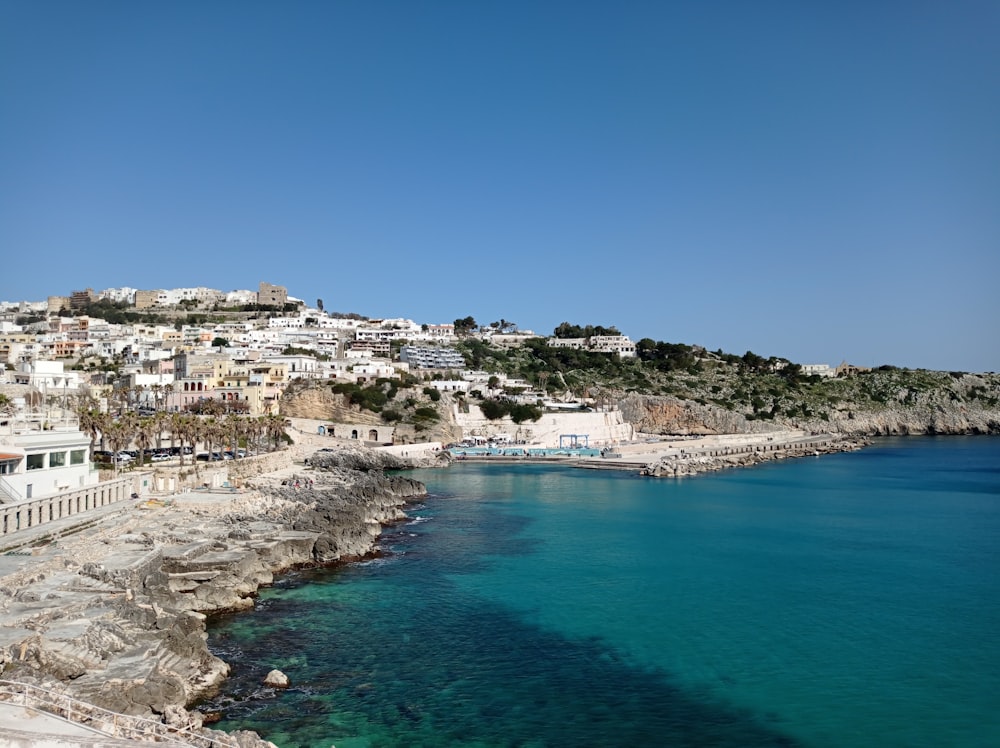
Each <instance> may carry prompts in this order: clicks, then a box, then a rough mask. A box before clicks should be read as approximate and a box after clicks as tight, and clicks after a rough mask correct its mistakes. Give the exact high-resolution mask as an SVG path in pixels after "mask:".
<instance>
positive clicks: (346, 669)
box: [201, 509, 795, 748]
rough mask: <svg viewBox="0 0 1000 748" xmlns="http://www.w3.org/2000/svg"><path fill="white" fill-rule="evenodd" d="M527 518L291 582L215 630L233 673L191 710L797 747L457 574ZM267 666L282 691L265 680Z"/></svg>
mask: <svg viewBox="0 0 1000 748" xmlns="http://www.w3.org/2000/svg"><path fill="white" fill-rule="evenodd" d="M481 511H489V510H486V509H484V510H481ZM434 521H435V522H437V520H434ZM524 521H525V520H524V519H523V518H519V517H515V516H509V515H504V514H502V513H493V512H491V513H490V515H489V517H487V518H484V517H473V516H469V515H468V514H465V515H462V516H456V517H450V516H449V517H443V518H442V519H441V522H440V523H439V524H438V526H437V527H435V535H436V538H435V540H434V542H433V543H429V542H422V541H423V539H422V538H421V536H420V534H419V533H416V532H412V529H413V528H403V529H402V531H399V532H397V533H396V534H394V535H393V536H392V537H389V538H387V541H388V542H389V543H391V544H392V546H393V548H394V555H393V556H392V557H391V558H390V559H389V560H387V561H385V562H382V563H375V564H368V565H364V564H361V565H356V566H351V567H345V568H341V569H336V570H328V571H318V572H310V573H304V574H301V575H297V576H295V577H292V578H288V579H286V580H285V581H284V582H283V583H282V585H281V586H279V587H278V588H276V589H274V590H271V591H268V592H267V593H266V594H265V595H264V596H262V600H261V605H260V606H259V609H258V610H257V611H255V612H253V613H250V614H245V615H236V616H230V617H227V618H224V619H221V620H219V621H217V622H215V624H214V625H213V627H212V631H211V633H212V638H211V645H212V648H213V651H215V652H216V653H217V654H219V655H220V656H222V657H223V658H224V659H226V660H227V661H228V662H230V663H231V664H233V666H234V673H233V675H232V677H231V678H230V680H229V681H228V682H227V684H226V692H225V693H224V694H222V695H221V696H219V697H218V698H216V699H215V700H213V701H212V702H211V703H208V704H205V705H202V707H201V708H202V709H204V710H206V711H208V710H220V711H222V712H223V713H224V715H225V720H224V721H223V722H222V723H220V725H219V727H221V728H222V729H226V730H234V729H253V730H257V731H258V732H260V733H261V734H262V735H263V736H265V737H266V738H268V739H269V740H272V741H274V742H276V743H277V744H278V745H279V746H281V748H291V747H292V746H320V745H322V746H324V747H327V746H329V745H331V743H332V744H336V745H338V746H341V745H367V746H373V747H374V746H450V745H456V746H457V745H465V746H468V745H475V746H574V747H578V746H616V745H621V746H624V745H630V746H633V745H634V746H654V745H655V746H659V745H670V746H674V745H678V746H790V745H795V741H793V740H792V739H791V738H789V737H788V736H787V735H784V734H783V733H782V731H781V730H780V727H779V726H777V725H774V724H769V722H768V719H767V718H766V717H764V716H759V715H754V714H751V713H749V712H747V711H745V710H741V709H738V708H735V707H733V706H731V705H728V704H726V703H723V702H721V701H718V700H716V699H714V698H713V697H712V696H710V695H709V694H708V693H695V692H692V691H690V690H688V689H685V688H684V687H682V686H680V685H679V684H678V683H676V682H675V681H674V680H673V679H672V678H671V676H670V675H669V674H668V673H665V672H663V671H662V670H659V669H654V668H649V667H645V666H643V665H641V664H636V663H634V662H630V661H629V660H628V658H627V656H626V655H624V654H623V653H621V652H619V651H618V650H616V649H615V648H613V647H611V646H609V645H608V644H607V642H605V641H604V640H602V639H600V638H589V639H572V638H568V637H566V636H563V635H561V634H559V633H558V632H553V631H551V630H548V629H543V628H541V627H539V626H537V625H535V624H533V623H531V622H530V621H526V620H524V617H523V616H521V615H520V614H517V613H514V612H512V611H510V610H508V609H506V608H504V607H503V606H501V605H499V604H496V603H492V602H489V601H486V600H484V599H482V598H480V597H478V596H476V595H474V594H472V593H469V592H465V591H463V589H462V588H461V586H460V585H458V584H456V582H455V575H464V574H468V573H470V572H474V571H475V570H476V569H477V568H480V567H481V566H482V565H484V564H489V558H490V556H499V555H506V554H525V553H531V552H532V546H531V544H530V543H528V542H527V541H524V540H521V539H518V538H517V535H518V533H519V531H520V529H521V527H522V526H523V523H524ZM486 527H488V528H489V532H485V531H483V528H486ZM272 667H278V668H280V669H282V670H284V671H285V672H286V673H287V674H288V675H289V677H290V678H291V679H292V681H293V687H292V688H291V689H289V690H287V691H284V692H276V691H273V690H270V689H267V688H263V687H262V686H261V685H260V684H261V681H262V679H263V676H264V675H265V674H266V672H267V671H268V670H270V669H271V668H272ZM352 738H353V740H352Z"/></svg>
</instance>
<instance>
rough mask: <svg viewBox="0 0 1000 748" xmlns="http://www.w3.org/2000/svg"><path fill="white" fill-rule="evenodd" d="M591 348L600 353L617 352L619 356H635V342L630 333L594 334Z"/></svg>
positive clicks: (591, 339)
mask: <svg viewBox="0 0 1000 748" xmlns="http://www.w3.org/2000/svg"><path fill="white" fill-rule="evenodd" d="M589 348H590V350H592V351H597V352H598V353H615V354H617V355H618V358H635V343H633V342H632V341H631V340H629V337H628V335H593V336H591V338H590V345H589Z"/></svg>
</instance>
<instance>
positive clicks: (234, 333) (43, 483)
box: [0, 283, 635, 503]
mask: <svg viewBox="0 0 1000 748" xmlns="http://www.w3.org/2000/svg"><path fill="white" fill-rule="evenodd" d="M101 299H106V300H108V301H110V302H114V303H115V304H119V305H131V306H133V307H135V308H137V309H148V310H152V311H158V310H164V311H166V310H170V309H171V308H174V309H180V310H188V311H192V310H196V309H201V310H206V311H207V310H212V309H220V308H221V309H224V308H231V307H233V306H240V305H247V304H258V305H263V306H265V307H270V308H271V310H272V313H270V314H268V315H259V316H258V317H257V318H255V319H243V318H237V317H238V315H229V318H230V319H231V320H232V321H226V322H221V323H218V324H201V325H197V324H183V323H177V324H172V325H171V324H149V323H135V324H115V323H112V322H109V321H107V320H105V319H102V318H99V317H97V316H87V315H86V314H85V313H83V312H84V310H86V309H88V308H89V306H90V305H92V304H93V303H94V302H95V301H99V300H101ZM274 307H282V308H283V311H282V312H280V313H279V312H276V311H274ZM319 307H321V304H319V303H317V307H311V306H308V305H306V304H304V303H303V302H301V301H300V300H297V299H294V298H293V297H290V296H289V295H288V292H287V289H285V288H284V287H282V286H276V285H272V284H269V283H261V284H260V287H259V288H258V290H257V291H231V292H228V293H227V292H222V291H219V290H216V289H211V288H205V287H196V288H179V289H172V290H163V289H153V290H142V289H134V288H112V289H106V290H105V291H101V292H99V293H95V292H94V291H92V290H91V289H86V290H84V291H74V292H73V293H72V294H70V295H69V296H51V297H49V298H48V299H47V300H46V301H42V302H20V303H0V393H2V394H4V402H5V408H6V409H7V413H5V414H0V503H11V502H14V503H16V502H23V501H29V500H34V499H37V498H38V497H45V496H53V495H57V494H60V493H65V492H67V491H77V490H82V489H86V488H87V487H88V486H92V485H95V484H96V483H97V480H98V472H97V470H96V469H95V468H94V466H93V465H92V464H91V463H90V461H89V455H88V450H89V446H90V439H89V435H87V434H84V433H82V432H81V431H79V429H78V428H77V426H76V424H75V422H74V419H73V417H72V416H71V415H70V410H69V409H68V407H67V405H68V403H69V402H70V401H71V400H72V399H73V396H75V395H78V394H83V393H86V394H88V395H90V396H92V397H94V398H95V399H96V400H97V401H98V402H100V403H103V404H104V407H105V408H108V409H110V408H112V407H114V405H115V400H116V399H118V400H119V401H122V400H124V399H126V398H127V399H128V403H129V406H130V407H132V408H136V409H139V410H140V411H141V410H142V409H144V408H150V409H156V410H160V411H168V412H175V411H184V410H187V409H190V408H192V407H193V406H196V405H197V404H198V403H199V401H205V400H215V401H221V402H222V403H224V404H225V405H226V409H227V410H230V409H231V410H233V411H235V412H240V413H246V414H249V415H266V414H277V413H278V412H279V403H280V400H281V397H282V393H283V392H284V390H285V388H286V386H287V385H288V384H289V383H290V382H291V381H293V380H295V379H301V378H316V379H331V378H335V379H338V380H341V381H352V382H358V383H364V382H366V381H370V380H375V379H378V378H396V377H400V376H401V375H402V374H403V373H404V372H414V371H418V372H420V373H431V375H432V376H431V379H432V381H430V382H429V384H431V385H432V386H436V387H438V388H439V389H441V390H442V391H469V390H470V389H480V390H483V391H484V392H488V391H489V386H488V382H487V380H489V379H490V375H487V374H484V373H481V372H479V373H476V372H468V371H466V370H465V360H464V358H463V356H462V354H461V353H459V352H458V351H457V350H455V349H454V348H453V347H452V346H451V344H452V343H454V342H456V341H457V339H458V338H457V336H456V335H455V329H454V325H452V324H418V323H416V322H414V321H412V320H409V319H364V318H360V317H357V316H341V315H330V314H328V313H326V312H324V311H323V309H322V308H319ZM290 308H292V309H294V311H289V309H290ZM24 317H28V318H29V320H28V321H27V323H26V324H18V320H19V319H21V320H22V321H24V320H23V318H24ZM30 320H34V321H30ZM481 334H482V335H483V337H484V338H488V339H489V340H490V341H491V342H493V343H494V344H496V345H501V346H517V345H520V344H521V343H523V341H524V340H526V339H528V338H533V337H536V336H535V335H534V333H532V332H530V331H519V332H506V331H501V330H499V329H497V328H496V327H495V326H494V327H491V328H486V329H484V330H482V332H481ZM220 338H221V339H222V340H220ZM549 342H550V343H552V344H554V345H564V344H565V345H572V346H573V347H589V348H590V349H591V350H601V351H605V352H607V353H614V354H617V355H619V356H623V357H626V356H633V355H635V345H634V344H633V343H632V342H631V341H630V340H629V339H628V337H627V336H602V337H601V338H592V339H590V340H589V341H585V340H584V341H570V342H563V341H560V340H558V339H550V341H549ZM394 354H395V355H394ZM70 362H73V363H72V365H73V368H68V366H67V364H69V363H70ZM112 362H113V366H109V363H112ZM503 380H504V382H503V384H504V385H507V386H510V385H512V384H513V382H512V381H508V380H506V378H503ZM522 389H527V385H526V383H525V387H524V388H522ZM527 394H528V396H530V397H531V398H536V397H542V396H544V393H531V392H530V391H529V392H528V393H527ZM53 408H55V409H56V412H57V413H58V414H59V415H58V416H57V417H55V418H53V417H52V415H51V414H52V412H53ZM12 413H14V414H16V415H15V416H14V417H11V414H12ZM40 414H44V415H40ZM88 496H89V495H88ZM89 501H90V498H88V497H85V503H86V502H89Z"/></svg>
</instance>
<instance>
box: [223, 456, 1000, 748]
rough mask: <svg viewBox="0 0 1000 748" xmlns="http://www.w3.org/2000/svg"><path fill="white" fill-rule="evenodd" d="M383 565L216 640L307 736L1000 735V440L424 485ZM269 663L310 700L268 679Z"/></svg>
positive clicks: (292, 599)
mask: <svg viewBox="0 0 1000 748" xmlns="http://www.w3.org/2000/svg"><path fill="white" fill-rule="evenodd" d="M416 477H418V478H420V479H421V480H424V481H425V482H426V483H427V484H428V487H429V489H430V490H431V491H432V493H433V495H432V496H431V497H429V498H428V499H427V501H426V502H425V504H424V505H422V506H420V507H419V508H416V509H414V510H412V511H411V515H418V516H419V517H420V519H418V520H416V521H414V522H412V523H410V524H406V525H403V526H400V527H397V528H393V530H392V531H390V532H389V533H387V535H386V536H385V538H384V543H383V545H384V546H385V547H386V549H387V550H388V551H389V554H388V555H387V556H386V557H385V558H382V559H378V560H375V561H372V562H367V563H363V564H357V565H353V566H349V567H345V568H342V569H337V570H326V571H315V572H309V573H303V574H296V575H292V576H290V577H287V578H286V579H284V580H282V582H281V583H280V584H279V585H277V586H276V587H275V588H273V589H270V590H267V591H265V592H264V593H263V594H262V595H261V600H260V604H259V605H258V609H257V610H256V611H255V612H253V613H250V614H243V615H237V616H231V617H227V618H225V619H221V620H219V621H217V622H215V623H214V624H213V626H212V628H211V631H210V633H211V640H210V644H211V645H212V647H213V648H214V649H215V651H217V652H218V653H219V654H220V655H221V656H223V657H224V658H225V659H227V661H229V662H230V663H232V664H233V665H234V675H233V677H232V678H231V680H230V681H229V683H228V686H227V689H228V690H227V692H226V693H225V694H223V695H222V696H221V697H220V698H219V699H217V700H216V701H215V702H213V704H212V705H211V706H215V707H221V708H222V709H223V710H224V711H225V713H226V715H227V719H226V721H225V722H223V723H222V727H223V728H224V729H236V728H249V729H255V730H258V731H259V732H261V733H262V734H263V735H264V736H265V737H267V738H268V739H270V740H272V741H274V742H276V743H277V744H278V745H279V746H281V747H282V748H288V747H290V746H298V745H302V746H305V745H309V746H324V747H326V746H330V745H331V744H335V745H336V746H338V748H344V747H345V746H449V745H462V746H591V745H593V746H617V745H622V746H634V745H698V746H700V745H716V746H753V745H806V746H844V745H851V746H864V745H872V746H875V745H879V746H882V745H898V746H942V745H949V746H978V745H982V746H994V745H1000V643H998V639H997V632H998V630H1000V440H997V439H990V438H986V437H983V438H968V439H966V438H950V439H933V438H911V439H905V440H886V441H883V442H880V443H878V444H877V445H876V446H874V447H871V448H869V449H867V450H865V451H863V452H860V453H853V454H845V455H832V456H826V457H822V458H815V459H812V458H810V459H805V460H796V461H789V462H781V463H771V464H768V465H764V466H759V467H756V468H752V469H745V470H737V471H730V472H725V473H716V474H711V475H703V476H699V477H697V478H693V479H686V480H680V481H677V480H652V479H644V478H639V477H637V476H632V475H627V474H618V473H611V472H598V471H582V470H574V469H570V468H553V467H543V466H531V465H469V464H464V465H456V466H453V467H452V468H450V469H448V470H444V471H424V472H420V473H418V474H417V475H416ZM273 667H277V668H280V669H281V670H283V671H284V672H285V673H287V674H288V675H289V677H290V678H291V679H292V682H293V688H292V689H290V690H289V691H287V692H283V693H280V692H274V691H271V690H270V689H263V688H261V687H260V686H259V683H260V680H261V679H262V677H263V675H264V674H265V673H266V672H267V671H268V670H270V669H271V668H273Z"/></svg>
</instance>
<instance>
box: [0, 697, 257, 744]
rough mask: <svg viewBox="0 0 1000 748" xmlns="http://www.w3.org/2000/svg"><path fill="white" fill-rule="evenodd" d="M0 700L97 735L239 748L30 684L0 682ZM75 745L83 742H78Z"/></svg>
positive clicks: (217, 736) (216, 735) (228, 740)
mask: <svg viewBox="0 0 1000 748" xmlns="http://www.w3.org/2000/svg"><path fill="white" fill-rule="evenodd" d="M0 700H4V701H6V702H7V703H10V704H17V705H20V706H25V707H30V708H32V709H37V710H39V711H44V712H47V713H49V714H52V715H54V716H56V717H60V718H62V719H65V720H67V721H69V722H72V723H74V724H78V725H82V726H84V727H89V728H90V729H92V730H94V731H95V732H97V733H103V734H104V735H108V736H111V737H115V738H120V739H123V740H142V741H150V740H162V741H167V742H170V743H174V744H177V743H180V744H182V745H188V746H195V747H196V748H213V746H227V747H228V748H239V743H238V742H237V741H236V739H235V738H233V737H231V736H228V735H226V734H225V733H222V732H213V735H212V736H211V737H210V736H208V735H203V734H201V733H199V732H196V731H194V730H191V729H188V728H185V727H173V726H171V725H166V724H164V723H162V722H154V721H153V720H151V719H145V718H143V717H133V716H130V715H127V714H119V713H118V712H112V711H111V710H109V709H103V708H101V707H99V706H95V705H93V704H88V703H87V702H85V701H81V700H80V699H77V698H74V697H72V696H69V695H68V694H64V693H56V692H55V691H49V690H47V689H45V688H40V687H39V686H34V685H31V684H30V683H20V682H18V681H9V680H0ZM74 742H80V741H79V739H77V740H75V741H74Z"/></svg>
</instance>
